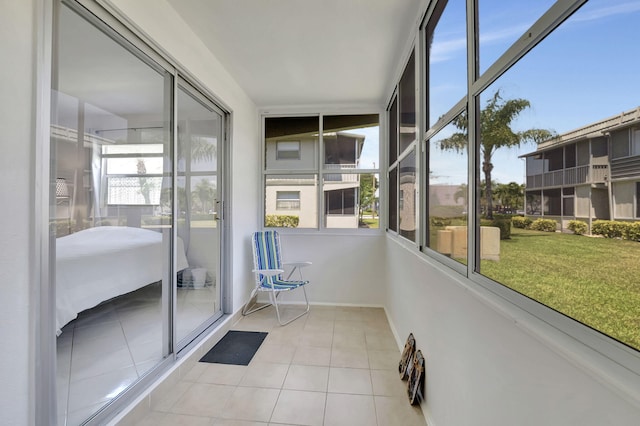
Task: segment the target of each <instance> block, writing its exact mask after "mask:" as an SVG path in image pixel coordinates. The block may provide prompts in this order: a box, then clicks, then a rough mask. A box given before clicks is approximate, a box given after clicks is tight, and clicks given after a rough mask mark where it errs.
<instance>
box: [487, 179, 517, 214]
mask: <svg viewBox="0 0 640 426" xmlns="http://www.w3.org/2000/svg"><path fill="white" fill-rule="evenodd" d="M493 193H494V195H495V197H496V200H497V201H499V202H500V204H501V205H503V206H505V207H511V208H512V209H519V208H520V207H522V206H523V204H524V202H523V201H524V185H522V184H519V183H516V182H509V183H506V184H505V183H499V184H498V185H496V187H495V189H494V190H493Z"/></svg>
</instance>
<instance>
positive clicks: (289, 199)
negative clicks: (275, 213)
mask: <svg viewBox="0 0 640 426" xmlns="http://www.w3.org/2000/svg"><path fill="white" fill-rule="evenodd" d="M276 210H300V191H276Z"/></svg>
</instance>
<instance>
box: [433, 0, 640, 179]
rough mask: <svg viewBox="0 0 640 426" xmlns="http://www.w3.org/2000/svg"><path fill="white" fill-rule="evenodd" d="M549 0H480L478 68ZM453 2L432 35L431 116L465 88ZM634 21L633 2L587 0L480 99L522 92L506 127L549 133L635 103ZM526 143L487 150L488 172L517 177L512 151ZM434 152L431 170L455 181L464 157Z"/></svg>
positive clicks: (637, 54)
mask: <svg viewBox="0 0 640 426" xmlns="http://www.w3.org/2000/svg"><path fill="white" fill-rule="evenodd" d="M552 3H553V1H551V0H541V1H530V0H520V1H509V2H504V1H483V2H480V5H481V6H480V19H479V25H480V40H481V42H480V62H481V71H484V70H485V69H486V68H487V67H488V65H489V64H490V63H491V62H493V61H494V60H496V59H497V58H498V57H499V56H500V55H501V54H502V53H503V52H504V51H505V50H506V49H507V47H508V46H509V45H510V44H511V43H513V42H514V41H515V40H517V38H518V37H519V36H520V35H522V34H523V32H524V31H526V29H527V28H528V27H529V26H530V25H531V24H532V23H533V22H535V20H537V19H538V18H539V17H540V16H541V14H542V13H543V12H544V11H545V10H546V9H547V8H548V7H549V6H550V5H551V4H552ZM449 7H450V8H451V9H449ZM461 7H462V8H463V7H464V1H463V0H453V1H450V2H449V6H448V9H447V10H445V12H444V14H443V16H442V18H441V25H439V26H438V28H437V29H436V33H435V35H434V41H433V45H432V46H433V49H434V55H433V57H432V58H433V61H432V87H431V93H432V99H431V103H432V105H436V108H434V114H432V117H431V119H432V120H434V119H437V117H438V116H439V115H441V114H443V113H444V112H446V110H448V109H449V108H450V107H451V106H453V105H454V104H455V102H457V101H458V100H460V99H461V97H462V95H463V94H464V93H465V91H466V87H465V84H466V83H465V75H464V72H465V69H466V58H465V50H464V49H465V44H464V42H463V41H464V31H465V27H464V21H463V20H462V19H463V15H461V13H462V11H463V9H460V8H461ZM638 22H640V2H639V1H629V0H591V1H589V2H588V3H587V4H586V5H584V6H583V7H582V8H581V9H580V10H578V11H577V12H576V13H575V14H574V15H573V16H572V17H570V18H569V19H568V20H567V21H565V22H564V23H563V24H562V25H561V26H560V28H558V29H557V30H556V31H554V33H552V34H551V35H550V36H548V37H547V38H546V39H545V40H543V41H542V42H541V43H540V44H539V45H538V46H536V47H535V48H534V49H533V50H532V51H531V52H530V53H529V54H528V55H526V56H525V57H524V58H523V59H522V60H520V61H519V62H518V63H517V64H516V65H515V66H514V67H512V68H511V69H510V70H508V71H507V72H506V73H505V74H504V75H503V76H502V77H500V78H499V79H498V80H497V81H496V82H495V83H494V84H492V85H491V86H490V87H489V88H488V89H487V90H486V91H485V92H484V93H483V94H482V96H481V105H483V104H484V103H485V102H486V100H487V99H488V98H489V97H490V96H492V95H493V93H494V92H495V90H498V89H499V90H500V91H501V93H502V95H503V97H504V98H505V99H511V98H523V99H527V100H529V101H530V102H531V108H529V109H527V110H525V111H524V112H523V113H522V114H521V115H520V116H519V118H518V119H517V120H516V121H514V122H513V128H514V129H516V130H524V129H528V128H545V129H549V130H554V131H556V132H557V133H564V132H566V131H569V130H573V129H575V128H578V127H582V126H584V125H587V124H590V123H593V122H595V121H599V120H602V119H605V118H608V117H611V116H613V115H616V114H619V113H621V112H623V111H627V110H629V109H633V108H635V107H637V106H639V105H640V82H639V81H638V77H639V76H640V67H639V66H638V65H639V64H638V62H639V61H638V58H640V43H638V36H637V33H638V29H637V28H638ZM505 23H508V24H507V25H505ZM440 27H442V29H441V28H440ZM445 130H449V131H453V130H455V129H453V128H452V129H445ZM444 136H445V134H444V133H443V134H442V137H444ZM533 150H535V145H527V146H524V147H522V148H520V149H514V150H507V149H502V150H500V151H498V152H497V153H496V155H494V157H493V164H494V173H493V179H494V180H496V181H498V182H501V183H507V182H509V181H516V182H520V183H521V182H522V181H523V173H524V168H523V162H522V160H520V159H518V155H520V154H522V153H526V152H531V151H533ZM447 154H448V155H447ZM439 156H440V157H441V158H439V160H438V162H436V163H435V164H433V166H435V167H432V169H434V172H433V174H438V173H440V172H441V171H442V172H443V173H440V174H441V175H443V176H446V175H451V176H452V178H451V182H447V183H458V182H454V181H453V179H454V178H453V176H455V175H459V173H451V172H452V169H453V168H457V169H459V168H460V167H461V166H462V165H463V164H464V161H463V158H462V157H460V156H455V155H453V156H452V155H451V153H441V154H439ZM445 171H446V173H444V172H445ZM444 180H449V179H443V181H444Z"/></svg>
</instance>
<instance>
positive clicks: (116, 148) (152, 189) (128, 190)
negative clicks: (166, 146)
mask: <svg viewBox="0 0 640 426" xmlns="http://www.w3.org/2000/svg"><path fill="white" fill-rule="evenodd" d="M147 132H148V131H147ZM147 132H138V133H142V135H143V138H144V135H145V133H147ZM110 133H112V132H108V131H102V132H101V134H105V135H106V134H110ZM134 134H135V132H134ZM109 136H111V137H116V135H109ZM162 154H163V146H162V144H126V145H103V146H102V158H103V160H104V170H105V172H106V180H107V194H106V196H107V204H108V205H147V206H151V205H156V206H157V205H159V204H160V190H161V189H162V188H161V187H162V167H163V157H162Z"/></svg>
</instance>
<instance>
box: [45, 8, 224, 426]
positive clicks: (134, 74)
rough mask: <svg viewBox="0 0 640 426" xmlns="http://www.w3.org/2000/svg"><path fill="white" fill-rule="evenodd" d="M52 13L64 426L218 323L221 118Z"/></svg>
mask: <svg viewBox="0 0 640 426" xmlns="http://www.w3.org/2000/svg"><path fill="white" fill-rule="evenodd" d="M70 4H72V5H73V4H74V3H70ZM56 5H57V8H56V9H57V16H56V25H55V26H56V31H57V39H56V45H55V48H54V61H53V63H54V65H53V70H52V71H53V73H52V74H53V76H54V78H53V80H52V89H53V90H52V105H51V109H52V118H51V140H50V147H51V175H50V183H51V185H52V186H53V185H55V188H56V191H55V200H52V201H51V228H52V231H53V232H51V235H52V239H55V243H54V241H52V243H54V244H52V245H53V246H55V250H54V251H53V253H54V254H52V256H55V258H52V259H51V264H52V265H53V268H54V269H55V275H54V273H53V270H52V271H51V272H52V274H51V275H52V276H55V281H54V282H53V283H52V286H55V287H54V288H55V294H56V305H57V306H56V308H57V309H56V322H57V326H56V330H57V336H58V337H57V341H56V343H57V355H56V357H57V360H56V361H57V372H56V373H57V387H56V392H57V400H58V405H57V412H58V419H57V423H58V424H66V425H68V426H75V425H79V424H83V423H84V422H85V421H87V420H88V419H89V418H92V417H93V416H96V415H97V417H94V419H97V420H96V421H98V422H99V418H100V416H103V417H108V413H106V412H107V411H108V410H110V409H112V406H111V407H109V404H110V403H111V402H113V400H114V399H117V398H126V397H127V396H126V394H125V391H126V390H127V389H130V388H131V386H133V385H135V384H136V383H140V382H141V380H144V378H145V376H147V375H148V374H149V373H150V372H151V371H152V370H153V369H154V368H156V367H158V366H160V365H162V363H164V362H165V361H166V362H167V363H168V358H171V357H172V356H173V353H175V352H177V351H178V350H180V349H181V348H183V347H185V345H187V344H188V343H189V342H191V341H192V340H193V339H194V338H196V337H197V335H198V334H199V333H201V332H202V331H204V330H205V328H206V327H208V326H209V325H211V324H212V323H213V322H214V320H215V319H216V318H217V317H219V316H220V315H221V312H222V311H221V304H220V301H221V280H220V276H221V272H220V264H221V262H220V242H221V240H222V239H221V235H220V231H221V229H222V226H221V223H222V222H221V219H222V218H221V216H219V212H221V210H222V209H221V202H220V201H221V199H222V196H221V195H220V189H221V188H222V186H221V177H220V175H221V164H222V163H221V159H222V155H220V153H221V151H222V149H223V143H222V138H223V135H224V128H223V125H224V119H223V118H224V113H223V112H222V111H221V110H219V109H218V108H217V107H216V106H215V105H213V104H212V103H211V102H210V101H208V100H207V99H206V98H205V97H204V96H203V95H201V94H200V92H198V91H196V90H195V89H193V88H192V87H191V86H189V84H188V83H187V82H186V81H182V80H180V83H179V85H176V79H177V78H178V77H176V75H175V70H173V69H172V70H171V72H170V71H168V70H167V69H166V68H165V67H164V66H162V65H160V62H162V61H156V60H154V59H151V58H150V57H147V56H145V55H143V54H142V53H140V50H139V49H137V48H135V47H133V46H132V45H130V44H129V43H128V42H126V41H124V40H122V38H120V37H119V36H118V35H117V34H115V33H114V32H113V31H112V30H111V29H110V28H109V27H107V26H106V25H105V24H104V21H103V20H102V19H96V18H95V17H94V16H92V15H90V14H88V13H86V11H85V10H84V9H81V8H78V9H76V8H75V6H67V4H66V3H64V4H59V3H56ZM77 10H78V11H79V12H78V11H77ZM132 42H135V40H132ZM155 59H158V58H155ZM176 88H177V91H176V90H175V89H176ZM172 111H176V115H175V116H174V115H173V114H172ZM173 120H175V121H173ZM176 124H177V126H176ZM174 129H177V134H174ZM174 148H175V149H174ZM174 189H175V190H174ZM174 224H177V226H175V227H174ZM175 237H177V238H175ZM172 318H173V319H174V321H173V322H171V319H172Z"/></svg>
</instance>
